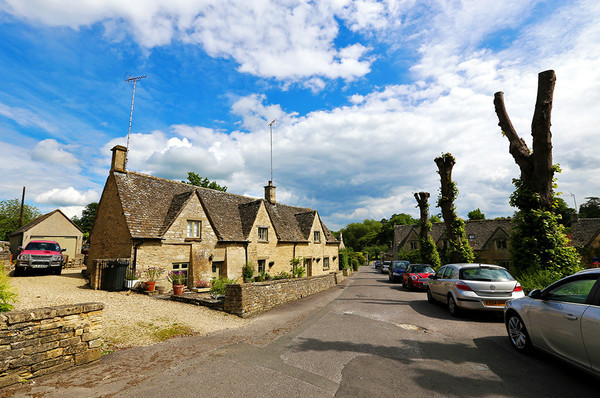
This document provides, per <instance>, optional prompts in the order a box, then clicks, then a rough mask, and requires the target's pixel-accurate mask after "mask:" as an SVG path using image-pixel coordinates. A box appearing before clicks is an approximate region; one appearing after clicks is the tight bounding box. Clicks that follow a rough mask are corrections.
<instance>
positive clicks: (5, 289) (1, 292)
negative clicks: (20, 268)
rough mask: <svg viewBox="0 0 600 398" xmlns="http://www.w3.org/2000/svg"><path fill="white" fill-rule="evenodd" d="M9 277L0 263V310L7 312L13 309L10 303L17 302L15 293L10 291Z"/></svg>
mask: <svg viewBox="0 0 600 398" xmlns="http://www.w3.org/2000/svg"><path fill="white" fill-rule="evenodd" d="M11 288H12V286H11V285H10V278H9V277H8V275H7V274H6V270H5V269H4V263H2V264H0V312H8V311H12V310H14V309H15V306H14V305H13V304H12V303H16V302H17V294H16V293H14V292H13V291H11Z"/></svg>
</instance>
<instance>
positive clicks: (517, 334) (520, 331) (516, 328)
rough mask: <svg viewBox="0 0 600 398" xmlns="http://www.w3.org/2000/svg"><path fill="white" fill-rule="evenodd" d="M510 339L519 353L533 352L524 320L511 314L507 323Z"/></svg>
mask: <svg viewBox="0 0 600 398" xmlns="http://www.w3.org/2000/svg"><path fill="white" fill-rule="evenodd" d="M506 331H507V332H508V339H509V340H510V343H511V344H512V346H513V347H514V349H515V350H517V351H519V352H529V351H531V340H530V339H529V333H527V328H526V327H525V324H524V323H523V320H522V319H521V318H520V317H519V316H518V315H516V314H510V315H509V317H508V320H507V321H506Z"/></svg>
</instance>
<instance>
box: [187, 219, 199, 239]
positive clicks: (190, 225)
mask: <svg viewBox="0 0 600 398" xmlns="http://www.w3.org/2000/svg"><path fill="white" fill-rule="evenodd" d="M200 224H201V222H200V221H194V220H188V222H187V237H188V238H200Z"/></svg>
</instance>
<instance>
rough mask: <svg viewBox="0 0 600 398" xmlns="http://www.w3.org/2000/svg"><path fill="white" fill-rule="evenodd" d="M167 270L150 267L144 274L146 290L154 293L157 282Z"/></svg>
mask: <svg viewBox="0 0 600 398" xmlns="http://www.w3.org/2000/svg"><path fill="white" fill-rule="evenodd" d="M164 272H165V270H164V269H163V268H159V267H150V268H148V269H147V270H146V272H144V290H146V291H147V292H153V291H154V287H155V286H156V280H157V279H158V278H160V276H161V275H162V274H164Z"/></svg>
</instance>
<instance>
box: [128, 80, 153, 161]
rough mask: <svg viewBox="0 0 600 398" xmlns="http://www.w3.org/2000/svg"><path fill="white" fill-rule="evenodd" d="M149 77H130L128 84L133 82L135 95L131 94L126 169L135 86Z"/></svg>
mask: <svg viewBox="0 0 600 398" xmlns="http://www.w3.org/2000/svg"><path fill="white" fill-rule="evenodd" d="M146 77H148V76H137V77H129V78H127V79H125V81H126V82H128V83H131V82H133V93H132V94H131V113H130V114H129V130H128V131H127V151H126V152H125V167H127V158H128V157H129V136H130V135H131V120H132V119H133V101H134V100H135V84H136V83H137V81H138V80H142V79H145V78H146Z"/></svg>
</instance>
